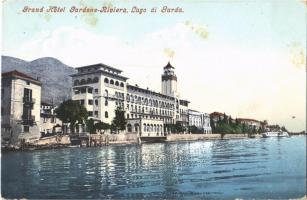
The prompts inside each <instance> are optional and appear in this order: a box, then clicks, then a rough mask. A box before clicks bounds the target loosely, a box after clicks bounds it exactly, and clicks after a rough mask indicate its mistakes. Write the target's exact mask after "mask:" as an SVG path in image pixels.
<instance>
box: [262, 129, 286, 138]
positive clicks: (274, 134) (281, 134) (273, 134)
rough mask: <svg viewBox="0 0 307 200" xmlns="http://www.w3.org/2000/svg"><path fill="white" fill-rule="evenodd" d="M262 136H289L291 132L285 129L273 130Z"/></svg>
mask: <svg viewBox="0 0 307 200" xmlns="http://www.w3.org/2000/svg"><path fill="white" fill-rule="evenodd" d="M262 137H264V138H267V137H289V134H288V133H287V132H285V131H271V132H265V133H263V134H262Z"/></svg>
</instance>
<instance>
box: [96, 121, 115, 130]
mask: <svg viewBox="0 0 307 200" xmlns="http://www.w3.org/2000/svg"><path fill="white" fill-rule="evenodd" d="M95 128H96V129H97V130H99V131H101V130H108V129H110V128H111V126H110V124H108V123H104V122H102V121H100V122H98V123H96V124H95Z"/></svg>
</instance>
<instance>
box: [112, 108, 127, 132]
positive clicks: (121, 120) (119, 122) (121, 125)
mask: <svg viewBox="0 0 307 200" xmlns="http://www.w3.org/2000/svg"><path fill="white" fill-rule="evenodd" d="M126 124H127V120H126V118H125V111H123V110H122V109H121V108H119V107H118V108H116V110H115V117H114V119H113V120H112V124H111V126H112V127H113V128H114V129H115V130H116V132H117V133H118V132H119V130H125V129H126Z"/></svg>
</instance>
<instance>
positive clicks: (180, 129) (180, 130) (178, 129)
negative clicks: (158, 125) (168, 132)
mask: <svg viewBox="0 0 307 200" xmlns="http://www.w3.org/2000/svg"><path fill="white" fill-rule="evenodd" d="M174 129H175V132H177V133H183V132H184V131H185V128H184V127H183V126H182V124H181V123H180V122H176V124H175V126H174Z"/></svg>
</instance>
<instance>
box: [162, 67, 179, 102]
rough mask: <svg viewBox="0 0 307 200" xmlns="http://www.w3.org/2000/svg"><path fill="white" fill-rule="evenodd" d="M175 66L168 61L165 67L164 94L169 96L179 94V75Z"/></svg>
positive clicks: (163, 75)
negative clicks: (175, 70)
mask: <svg viewBox="0 0 307 200" xmlns="http://www.w3.org/2000/svg"><path fill="white" fill-rule="evenodd" d="M174 69H175V68H174V67H173V66H172V65H171V64H170V63H169V62H168V63H167V65H166V66H165V67H164V68H163V70H164V71H163V74H162V94H164V95H168V96H173V97H176V96H177V94H178V93H177V76H176V74H175V72H174Z"/></svg>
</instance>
